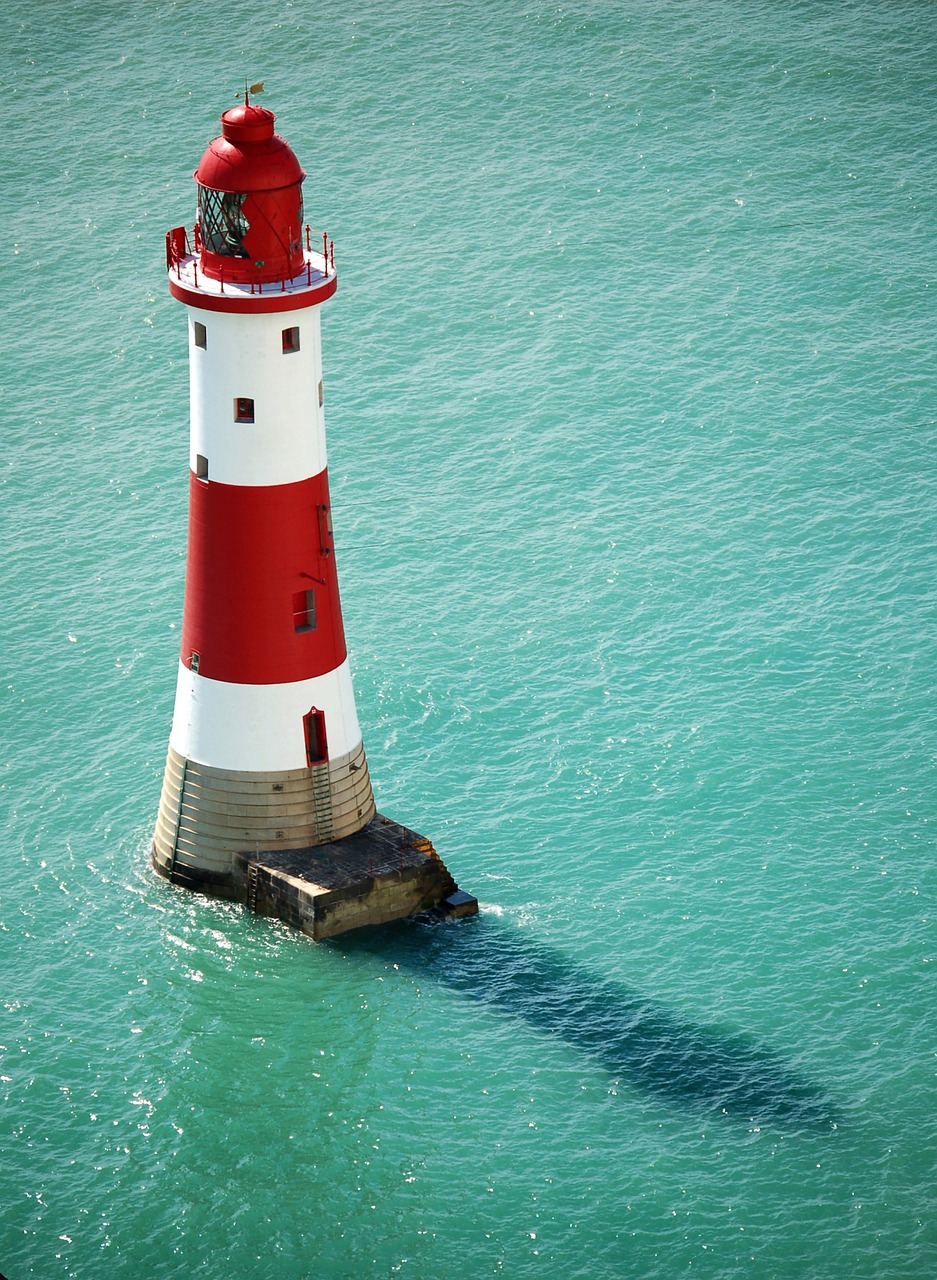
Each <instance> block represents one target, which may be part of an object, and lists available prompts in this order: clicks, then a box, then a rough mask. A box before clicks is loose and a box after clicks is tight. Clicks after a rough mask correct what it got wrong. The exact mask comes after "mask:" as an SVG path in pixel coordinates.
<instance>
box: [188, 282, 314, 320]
mask: <svg viewBox="0 0 937 1280" xmlns="http://www.w3.org/2000/svg"><path fill="white" fill-rule="evenodd" d="M337 288H338V276H336V275H333V276H332V277H331V278H330V279H328V280H324V281H323V282H322V284H320V285H315V286H312V287H309V286H306V287H304V288H302V289H294V290H293V291H292V292H289V291H287V292H286V293H280V292H276V285H268V286H267V289H268V290H269V292H267V293H207V292H205V291H204V290H202V289H190V288H189V287H188V286H187V285H184V284H180V283H179V281H178V280H174V279H173V277H172V276H171V275H170V277H169V292H170V293H171V294H172V296H173V297H174V298H178V300H179V301H180V302H184V303H185V304H186V305H187V306H189V307H198V308H199V310H200V311H234V312H239V313H243V312H253V313H255V314H256V313H258V312H271V311H300V310H301V309H302V308H303V307H314V306H316V305H317V304H318V303H320V302H325V300H326V299H327V298H331V296H332V294H333V293H334V292H335V290H336V289H337Z"/></svg>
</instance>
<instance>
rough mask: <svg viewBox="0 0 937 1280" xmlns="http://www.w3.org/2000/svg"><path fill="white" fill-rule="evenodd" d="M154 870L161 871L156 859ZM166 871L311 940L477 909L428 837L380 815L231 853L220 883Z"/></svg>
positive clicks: (176, 878)
mask: <svg viewBox="0 0 937 1280" xmlns="http://www.w3.org/2000/svg"><path fill="white" fill-rule="evenodd" d="M154 861H155V860H154ZM157 870H159V871H161V872H162V873H163V874H166V872H165V871H164V870H163V868H162V867H160V866H159V865H158V864H157ZM168 878H169V879H171V880H173V881H175V882H177V883H181V884H186V885H188V887H191V888H194V889H198V890H199V891H201V892H203V893H209V894H215V895H217V896H219V897H225V898H228V899H232V898H233V899H234V900H236V901H241V902H244V903H245V904H246V905H247V906H248V908H249V909H250V910H251V911H254V912H256V913H257V914H258V915H265V916H273V917H276V918H277V919H280V920H283V921H285V922H286V923H287V924H290V925H292V926H294V927H295V928H297V929H301V930H302V931H303V933H305V934H307V935H308V936H309V937H310V938H313V939H315V940H317V941H318V940H320V939H323V938H331V937H335V936H336V935H337V934H340V933H347V932H349V931H350V930H352V929H362V928H366V927H367V926H369V925H381V924H387V923H389V922H390V921H392V920H402V919H405V918H406V917H408V916H413V915H418V914H419V913H421V912H424V911H429V910H431V909H432V910H434V911H435V912H437V913H438V914H440V915H444V916H468V915H475V914H477V912H478V901H477V899H475V898H474V897H472V895H471V894H468V893H465V892H464V891H462V890H460V889H459V888H458V886H457V885H456V882H455V881H454V880H453V878H452V876H451V875H450V874H449V871H448V870H447V868H446V866H445V864H444V863H443V861H442V859H441V858H440V857H439V855H438V853H437V852H436V850H435V849H434V848H433V845H432V843H431V842H430V841H429V840H428V839H427V838H426V837H425V836H421V835H418V834H417V833H416V832H415V831H411V830H410V829H409V828H408V827H404V826H401V824H400V823H398V822H394V821H393V820H392V819H390V818H385V817H384V816H383V815H382V814H375V816H374V817H373V818H372V819H371V821H370V822H369V823H368V824H367V825H366V826H365V827H362V829H361V830H360V831H357V832H355V833H354V834H353V835H350V836H344V837H343V838H342V839H341V840H334V841H331V842H329V843H326V844H317V845H311V846H308V847H306V848H301V849H261V850H254V851H251V852H246V851H245V852H240V853H237V854H236V855H235V858H234V865H233V874H232V876H231V878H230V880H229V881H228V882H227V884H225V885H224V886H223V887H222V886H221V885H220V884H219V885H212V884H211V883H206V882H202V883H195V882H194V881H193V880H192V879H191V878H190V877H189V876H186V875H182V876H178V877H177V876H174V875H171V874H170V875H169V876H168Z"/></svg>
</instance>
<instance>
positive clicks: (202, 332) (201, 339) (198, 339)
mask: <svg viewBox="0 0 937 1280" xmlns="http://www.w3.org/2000/svg"><path fill="white" fill-rule="evenodd" d="M195 345H196V346H197V347H207V346H208V330H207V329H206V328H205V326H204V325H203V324H202V322H201V320H196V321H195Z"/></svg>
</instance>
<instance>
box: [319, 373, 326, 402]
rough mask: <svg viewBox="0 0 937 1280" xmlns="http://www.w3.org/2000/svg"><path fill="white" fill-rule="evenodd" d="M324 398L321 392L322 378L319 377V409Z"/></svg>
mask: <svg viewBox="0 0 937 1280" xmlns="http://www.w3.org/2000/svg"><path fill="white" fill-rule="evenodd" d="M324 398H325V397H324V396H323V394H322V379H321V378H320V379H319V408H320V409H321V408H322V401H323V400H324Z"/></svg>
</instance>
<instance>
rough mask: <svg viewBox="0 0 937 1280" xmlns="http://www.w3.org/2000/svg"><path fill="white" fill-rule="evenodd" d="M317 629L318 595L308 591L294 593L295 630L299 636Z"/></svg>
mask: <svg viewBox="0 0 937 1280" xmlns="http://www.w3.org/2000/svg"><path fill="white" fill-rule="evenodd" d="M315 629H316V593H315V591H313V590H312V589H310V590H308V591H294V592H293V630H294V631H295V632H296V633H297V635H298V634H300V633H301V632H304V631H315Z"/></svg>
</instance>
